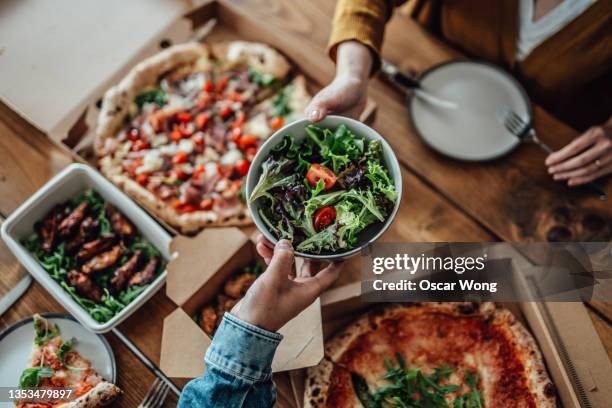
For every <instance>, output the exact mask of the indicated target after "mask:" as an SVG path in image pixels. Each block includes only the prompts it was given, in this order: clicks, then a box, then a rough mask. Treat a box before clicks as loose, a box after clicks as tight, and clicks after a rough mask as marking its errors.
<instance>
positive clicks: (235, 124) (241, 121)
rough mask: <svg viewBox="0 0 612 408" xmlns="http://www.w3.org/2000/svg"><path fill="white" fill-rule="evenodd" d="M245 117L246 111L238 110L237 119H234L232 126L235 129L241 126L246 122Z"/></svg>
mask: <svg viewBox="0 0 612 408" xmlns="http://www.w3.org/2000/svg"><path fill="white" fill-rule="evenodd" d="M245 119H246V115H245V114H244V111H238V112H237V113H236V120H234V122H233V123H232V127H233V128H234V129H235V128H239V127H240V126H242V125H243V124H244V120H245Z"/></svg>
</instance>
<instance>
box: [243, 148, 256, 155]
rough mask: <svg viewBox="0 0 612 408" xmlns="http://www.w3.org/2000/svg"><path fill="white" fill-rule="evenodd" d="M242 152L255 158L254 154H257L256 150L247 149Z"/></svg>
mask: <svg viewBox="0 0 612 408" xmlns="http://www.w3.org/2000/svg"><path fill="white" fill-rule="evenodd" d="M244 152H245V153H246V155H247V156H255V154H256V153H257V148H256V147H249V148H247V149H246V150H245V151H244Z"/></svg>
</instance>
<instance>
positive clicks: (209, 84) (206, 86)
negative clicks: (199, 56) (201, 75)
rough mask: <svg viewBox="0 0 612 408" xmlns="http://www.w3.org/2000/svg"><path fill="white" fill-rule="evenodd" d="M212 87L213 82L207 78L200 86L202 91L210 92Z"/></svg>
mask: <svg viewBox="0 0 612 408" xmlns="http://www.w3.org/2000/svg"><path fill="white" fill-rule="evenodd" d="M213 88H214V86H213V82H212V81H211V80H210V79H207V80H206V81H204V86H203V87H202V90H203V91H204V92H211V91H212V90H213Z"/></svg>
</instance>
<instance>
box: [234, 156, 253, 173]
mask: <svg viewBox="0 0 612 408" xmlns="http://www.w3.org/2000/svg"><path fill="white" fill-rule="evenodd" d="M235 167H236V171H237V172H238V174H239V175H240V176H241V177H244V176H246V175H247V173H248V172H249V167H251V162H249V161H248V160H245V159H241V160H238V161H237V162H236V166H235Z"/></svg>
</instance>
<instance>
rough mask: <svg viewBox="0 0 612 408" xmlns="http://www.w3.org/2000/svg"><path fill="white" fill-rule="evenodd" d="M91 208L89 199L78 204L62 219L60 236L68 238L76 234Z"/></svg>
mask: <svg viewBox="0 0 612 408" xmlns="http://www.w3.org/2000/svg"><path fill="white" fill-rule="evenodd" d="M88 208H89V203H88V202H87V201H83V202H82V203H81V204H79V205H78V206H77V208H75V209H74V210H72V212H71V213H70V214H69V215H68V216H67V217H66V218H64V219H63V220H62V222H61V223H60V225H59V227H58V233H59V235H60V237H62V238H67V237H69V236H71V235H72V234H74V233H75V232H76V230H77V228H78V227H79V224H81V221H83V218H85V215H86V213H87V209H88Z"/></svg>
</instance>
